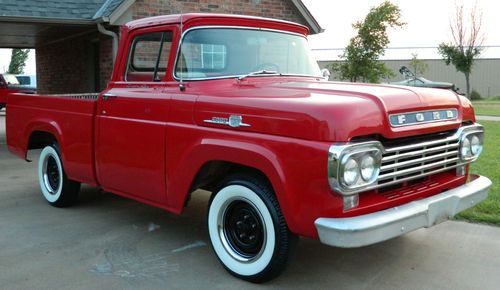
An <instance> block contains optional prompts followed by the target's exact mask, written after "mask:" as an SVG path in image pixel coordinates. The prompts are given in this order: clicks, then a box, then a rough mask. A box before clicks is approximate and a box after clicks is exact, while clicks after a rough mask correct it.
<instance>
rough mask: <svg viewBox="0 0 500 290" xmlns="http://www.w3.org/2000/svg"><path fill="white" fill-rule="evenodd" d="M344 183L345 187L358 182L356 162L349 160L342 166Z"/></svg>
mask: <svg viewBox="0 0 500 290" xmlns="http://www.w3.org/2000/svg"><path fill="white" fill-rule="evenodd" d="M343 178H344V182H345V184H346V185H347V186H351V185H353V184H355V183H356V181H358V178H359V165H358V162H356V160H354V159H353V158H349V159H348V160H347V162H346V163H345V165H344V176H343Z"/></svg>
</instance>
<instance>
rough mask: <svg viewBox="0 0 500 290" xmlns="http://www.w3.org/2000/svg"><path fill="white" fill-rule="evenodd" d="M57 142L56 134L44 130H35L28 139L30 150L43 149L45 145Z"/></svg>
mask: <svg viewBox="0 0 500 290" xmlns="http://www.w3.org/2000/svg"><path fill="white" fill-rule="evenodd" d="M54 143H57V139H56V137H55V136H54V135H52V134H51V133H48V132H44V131H34V132H33V133H31V135H30V138H29V141H28V150H31V149H42V148H44V147H45V146H48V145H52V144H54Z"/></svg>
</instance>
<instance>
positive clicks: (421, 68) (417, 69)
mask: <svg viewBox="0 0 500 290" xmlns="http://www.w3.org/2000/svg"><path fill="white" fill-rule="evenodd" d="M411 55H412V58H411V60H410V68H411V70H412V72H413V73H414V74H415V76H417V75H419V74H420V75H422V74H424V73H425V72H426V71H427V69H428V68H429V66H428V65H427V64H426V63H425V62H423V61H422V60H421V59H418V54H417V53H412V54H411Z"/></svg>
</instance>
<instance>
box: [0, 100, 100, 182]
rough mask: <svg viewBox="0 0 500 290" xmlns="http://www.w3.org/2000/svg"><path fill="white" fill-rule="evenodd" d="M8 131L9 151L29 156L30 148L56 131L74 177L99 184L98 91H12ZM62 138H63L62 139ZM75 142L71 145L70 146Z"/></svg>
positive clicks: (71, 174)
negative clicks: (96, 143)
mask: <svg viewBox="0 0 500 290" xmlns="http://www.w3.org/2000/svg"><path fill="white" fill-rule="evenodd" d="M8 98H9V99H8V106H7V110H8V113H7V117H6V130H7V146H8V148H9V150H10V151H11V152H12V153H14V154H16V155H18V156H20V157H22V158H24V159H26V158H27V151H28V149H36V148H40V146H39V143H40V142H39V141H40V139H42V138H46V137H47V134H46V133H45V134H41V133H40V132H41V131H44V132H52V133H53V136H62V137H57V138H56V137H54V139H56V140H57V144H58V146H59V147H60V152H61V154H62V160H63V166H64V167H65V170H66V173H67V175H68V177H69V178H70V179H73V180H76V181H80V182H85V183H88V184H96V178H95V172H94V149H93V143H94V115H95V109H96V104H97V98H98V94H96V93H91V94H63V95H37V94H11V95H9V97H8ZM58 138H62V139H58ZM68 144H71V145H68Z"/></svg>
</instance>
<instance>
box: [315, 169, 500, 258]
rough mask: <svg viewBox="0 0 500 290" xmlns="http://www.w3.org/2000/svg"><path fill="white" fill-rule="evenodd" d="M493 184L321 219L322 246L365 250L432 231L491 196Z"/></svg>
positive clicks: (478, 182)
mask: <svg viewBox="0 0 500 290" xmlns="http://www.w3.org/2000/svg"><path fill="white" fill-rule="evenodd" d="M490 186H491V181H490V180H489V179H488V178H487V177H484V176H477V178H476V179H474V180H472V181H471V182H469V183H466V184H464V185H462V186H460V187H457V188H454V189H451V190H448V191H445V192H443V193H440V194H437V195H434V196H431V197H428V198H425V199H420V200H416V201H412V202H410V203H407V204H405V205H402V206H398V207H393V208H390V209H386V210H383V211H379V212H375V213H371V214H366V215H362V216H357V217H350V218H318V219H317V220H316V221H315V225H316V229H317V230H318V234H319V239H320V240H321V242H322V243H324V244H327V245H330V246H335V247H342V248H355V247H362V246H367V245H371V244H375V243H378V242H382V241H385V240H388V239H391V238H394V237H397V236H400V235H402V234H405V233H408V232H411V231H414V230H417V229H420V228H424V227H425V228H428V227H431V226H433V225H436V224H438V223H440V222H443V221H445V220H447V219H449V218H452V217H453V216H454V215H455V214H457V213H459V212H461V211H463V210H465V209H468V208H469V207H472V206H474V205H475V204H477V203H479V202H481V201H483V200H484V199H486V197H488V190H489V188H490Z"/></svg>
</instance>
